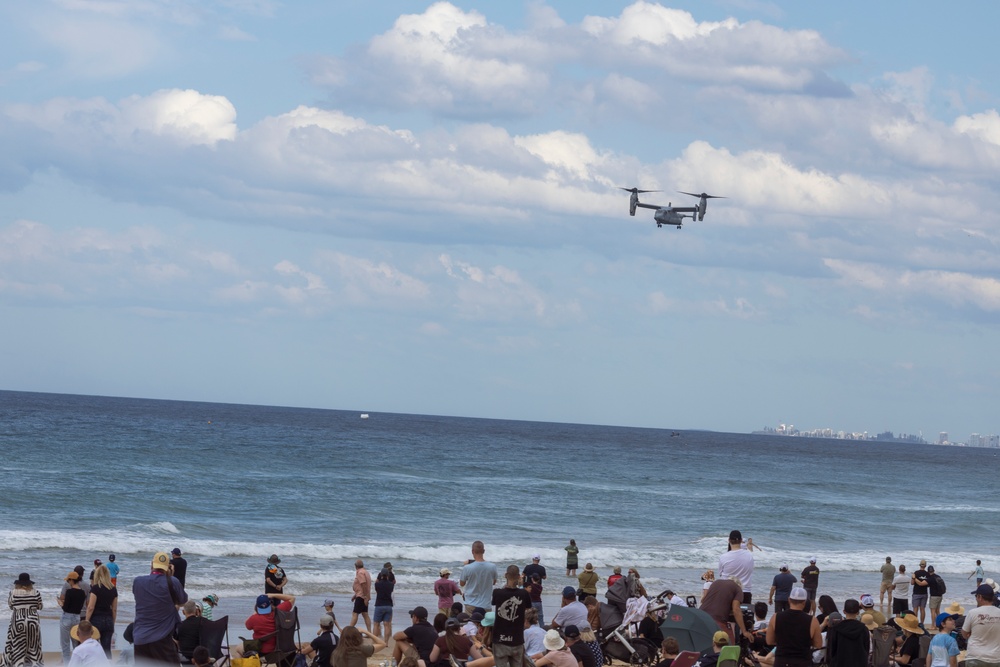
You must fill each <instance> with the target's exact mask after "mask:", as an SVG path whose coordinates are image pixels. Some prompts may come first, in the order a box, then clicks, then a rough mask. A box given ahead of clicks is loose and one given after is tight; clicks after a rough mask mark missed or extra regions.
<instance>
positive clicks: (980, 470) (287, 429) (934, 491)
mask: <svg viewBox="0 0 1000 667" xmlns="http://www.w3.org/2000/svg"><path fill="white" fill-rule="evenodd" d="M0 444H2V447H3V452H4V457H3V460H2V463H0V465H2V474H0V543H2V545H3V546H2V551H0V584H3V583H4V580H6V582H8V583H9V582H13V580H14V579H15V578H16V577H17V575H18V573H19V572H25V571H26V572H29V573H30V574H31V576H32V578H33V579H35V581H36V582H37V587H38V588H40V589H41V590H42V593H43V597H44V599H45V602H46V605H47V607H48V609H47V611H46V614H47V615H48V616H50V617H52V618H55V617H56V616H57V609H56V606H55V602H54V599H55V596H56V594H57V592H58V590H59V587H60V586H61V584H62V579H63V577H65V575H66V573H67V572H69V570H70V569H72V567H73V566H74V565H77V564H82V565H84V566H85V567H86V568H87V570H88V572H89V570H90V569H91V563H92V562H93V560H94V558H101V559H102V560H106V559H107V556H108V554H109V553H115V554H116V555H117V557H118V562H119V564H120V565H121V567H122V574H121V576H120V589H121V600H120V604H121V611H120V615H121V617H123V618H126V619H127V618H129V617H130V615H131V603H132V598H131V592H130V583H129V582H130V581H131V578H132V577H134V576H137V575H140V574H147V573H148V568H149V561H150V558H151V556H152V554H153V553H154V552H156V551H169V550H170V549H172V548H173V547H179V548H180V549H181V550H182V551H183V552H184V554H185V557H186V558H187V559H188V561H189V574H188V590H189V592H190V593H191V594H192V595H193V596H196V597H198V598H200V597H201V596H202V595H205V594H207V593H210V592H211V593H216V594H218V595H219V596H220V597H221V598H222V605H221V607H222V609H221V613H230V614H232V615H233V616H234V618H236V617H238V618H239V619H240V624H241V622H242V619H243V618H244V617H245V616H246V615H248V614H249V613H250V611H251V609H250V602H249V600H250V598H252V597H253V596H254V595H256V594H258V593H259V592H262V580H263V570H264V565H265V560H266V558H267V556H268V555H270V554H272V553H276V554H278V555H279V556H280V557H281V559H282V566H283V567H284V568H285V570H286V572H287V574H288V578H289V584H288V587H287V589H288V591H289V592H291V593H294V594H296V595H299V596H302V599H304V600H307V601H309V604H314V603H315V607H316V609H317V616H318V607H319V603H318V602H317V601H318V600H321V599H322V598H324V597H333V598H334V599H335V600H336V601H337V607H336V610H337V611H338V620H340V621H341V622H343V621H344V620H346V617H347V616H348V614H349V610H350V587H351V581H352V578H353V575H354V568H353V562H354V560H355V559H356V558H362V559H364V560H365V561H366V563H367V564H368V567H369V569H370V570H372V571H374V572H377V571H378V569H379V568H380V567H381V564H382V563H383V562H385V561H390V562H392V563H393V566H394V571H395V572H396V576H397V589H396V591H397V592H396V599H397V606H403V605H409V604H424V605H425V606H427V607H428V608H433V607H434V606H435V603H436V599H435V598H434V596H433V595H432V594H431V585H432V583H433V581H434V580H435V579H436V578H437V576H438V575H437V573H438V570H439V568H441V567H442V566H448V567H450V568H451V569H452V570H455V571H456V576H455V578H457V570H458V568H459V567H460V565H461V563H462V562H463V561H464V560H465V559H467V558H469V555H470V545H471V543H472V541H473V540H477V539H481V540H483V541H484V542H485V543H486V549H487V551H486V556H487V559H488V560H492V561H494V562H496V563H497V564H498V565H501V566H504V565H506V564H508V563H512V562H513V563H518V564H520V565H524V564H526V563H528V562H530V558H531V556H532V555H533V554H535V553H538V554H540V555H541V556H542V564H543V565H546V566H547V567H548V569H549V579H548V580H547V582H546V591H545V592H546V596H545V600H546V607H547V608H548V609H551V610H554V609H555V608H556V607H557V606H558V605H557V599H558V595H559V591H560V590H561V589H562V587H563V586H565V585H567V584H574V583H575V581H574V580H570V579H567V578H566V577H565V570H564V566H565V551H564V550H563V547H564V546H565V545H566V544H567V542H568V540H569V539H570V538H573V539H575V540H576V541H577V544H578V545H579V547H580V561H581V565H582V564H583V563H586V562H591V563H593V564H594V566H595V567H596V569H597V571H598V572H599V573H600V574H601V575H602V577H606V576H607V575H608V574H610V573H611V568H612V567H613V566H615V565H620V566H622V567H623V568H628V567H636V568H638V570H639V571H640V573H641V574H642V577H643V581H644V583H645V584H646V587H647V589H648V590H649V591H650V592H651V593H658V592H660V591H661V590H663V589H664V588H667V587H671V588H673V589H674V590H675V591H677V592H679V593H680V594H682V595H685V594H689V593H691V594H697V593H700V589H701V582H700V580H699V576H700V574H701V572H702V571H703V570H704V569H706V568H709V567H712V568H714V567H715V566H716V564H717V561H718V556H719V554H720V553H722V552H723V551H724V550H725V548H726V547H725V544H726V536H727V535H728V534H729V531H730V530H732V529H734V528H738V529H740V530H741V531H742V532H743V535H744V536H749V537H752V538H753V539H754V542H756V543H757V544H759V545H760V546H761V547H762V550H761V551H757V552H754V553H755V556H756V567H757V570H756V574H755V579H754V585H753V589H754V593H755V598H756V599H760V598H761V597H762V596H763V597H764V598H765V599H766V594H767V588H768V587H769V586H770V581H771V578H772V576H773V575H774V574H775V573H776V572H777V569H778V567H779V565H781V564H783V563H787V564H788V565H789V566H790V567H791V569H792V571H793V572H797V571H799V570H801V569H802V568H803V567H805V566H806V565H807V564H808V559H809V557H810V556H816V557H817V558H818V565H819V568H820V570H821V573H822V574H821V576H820V592H821V593H824V592H827V593H830V594H832V595H833V596H834V597H835V599H838V600H840V601H842V600H843V599H844V598H845V597H848V596H857V595H860V594H861V593H863V592H872V593H875V594H876V595H877V592H878V590H877V587H878V580H879V575H878V568H879V566H880V565H881V564H882V563H883V562H884V560H885V557H886V556H887V555H888V556H892V558H893V562H894V563H897V564H898V563H904V564H907V565H911V564H913V565H915V564H916V562H917V561H918V560H919V559H920V558H926V559H927V560H928V562H930V563H931V564H933V565H934V566H935V567H936V569H937V571H938V572H939V573H940V574H942V576H943V577H944V579H945V581H946V582H947V583H948V586H949V591H948V595H947V596H946V601H947V600H949V599H958V600H960V601H961V602H962V603H963V604H969V603H970V602H971V601H972V600H971V596H969V595H967V593H968V591H971V590H972V587H971V586H970V585H969V583H968V582H967V581H966V575H968V574H969V573H970V572H971V571H972V569H973V567H974V566H975V560H976V559H977V558H982V559H983V563H984V567H986V568H987V570H990V569H991V568H995V567H997V564H998V561H1000V536H998V534H997V531H996V530H995V526H996V525H997V519H998V518H1000V494H998V493H996V491H997V486H998V485H997V483H996V471H997V470H998V452H997V451H996V450H990V449H973V448H956V447H939V446H932V445H914V444H899V443H875V442H851V441H835V440H819V439H808V438H789V437H780V436H765V435H744V434H734V433H714V432H708V431H680V432H679V434H678V435H677V436H673V435H672V432H671V431H670V430H660V429H649V428H625V427H610V426H590V425H579V424H556V423H541V422H519V421H506V420H492V419H470V418H458V417H439V416H430V415H408V414H386V413H377V412H373V413H370V418H368V419H361V418H360V414H359V413H358V412H353V411H342V410H317V409H300V408H286V407H268V406H250V405H228V404H220V403H195V402H184V401H162V400H144V399H131V398H107V397H96V396H70V395H59V394H41V393H24V392H13V391H0ZM911 569H912V568H911ZM987 576H992V575H991V574H987ZM601 594H603V589H602V591H601ZM408 608H409V607H404V609H408ZM2 614H4V615H6V614H8V611H7V610H6V609H3V612H2ZM404 621H405V618H403V619H397V623H400V622H404ZM46 648H47V649H48V648H50V647H48V646H47V647H46Z"/></svg>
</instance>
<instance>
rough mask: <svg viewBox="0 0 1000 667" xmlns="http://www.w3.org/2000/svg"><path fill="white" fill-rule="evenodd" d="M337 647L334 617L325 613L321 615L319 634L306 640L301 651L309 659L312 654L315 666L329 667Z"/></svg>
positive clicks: (300, 648)
mask: <svg viewBox="0 0 1000 667" xmlns="http://www.w3.org/2000/svg"><path fill="white" fill-rule="evenodd" d="M335 648H337V635H335V634H333V617H332V616H330V615H329V614H323V615H322V616H320V617H319V634H317V635H316V637H315V639H312V640H310V641H308V642H304V643H303V644H302V646H300V647H299V651H300V652H301V653H302V655H304V656H305V657H306V658H307V659H308V658H309V656H312V658H313V659H312V665H313V667H329V665H330V656H332V655H333V651H334V649H335Z"/></svg>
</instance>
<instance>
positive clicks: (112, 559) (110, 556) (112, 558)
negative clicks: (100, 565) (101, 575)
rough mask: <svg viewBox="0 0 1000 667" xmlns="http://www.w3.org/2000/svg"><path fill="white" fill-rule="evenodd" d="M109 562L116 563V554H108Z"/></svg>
mask: <svg viewBox="0 0 1000 667" xmlns="http://www.w3.org/2000/svg"><path fill="white" fill-rule="evenodd" d="M108 560H109V561H111V562H112V563H114V562H115V555H114V554H108Z"/></svg>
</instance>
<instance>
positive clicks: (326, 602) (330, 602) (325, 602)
mask: <svg viewBox="0 0 1000 667" xmlns="http://www.w3.org/2000/svg"><path fill="white" fill-rule="evenodd" d="M323 606H324V607H332V606H333V600H331V599H330V598H327V599H325V600H323Z"/></svg>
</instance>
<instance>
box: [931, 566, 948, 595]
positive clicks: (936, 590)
mask: <svg viewBox="0 0 1000 667" xmlns="http://www.w3.org/2000/svg"><path fill="white" fill-rule="evenodd" d="M927 584H928V586H927V590H928V591H929V594H930V595H944V594H945V592H946V591H947V590H948V589H947V587H946V586H945V585H944V579H942V578H941V577H940V576H938V574H937V573H936V572H935V573H934V574H928V575H927Z"/></svg>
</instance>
